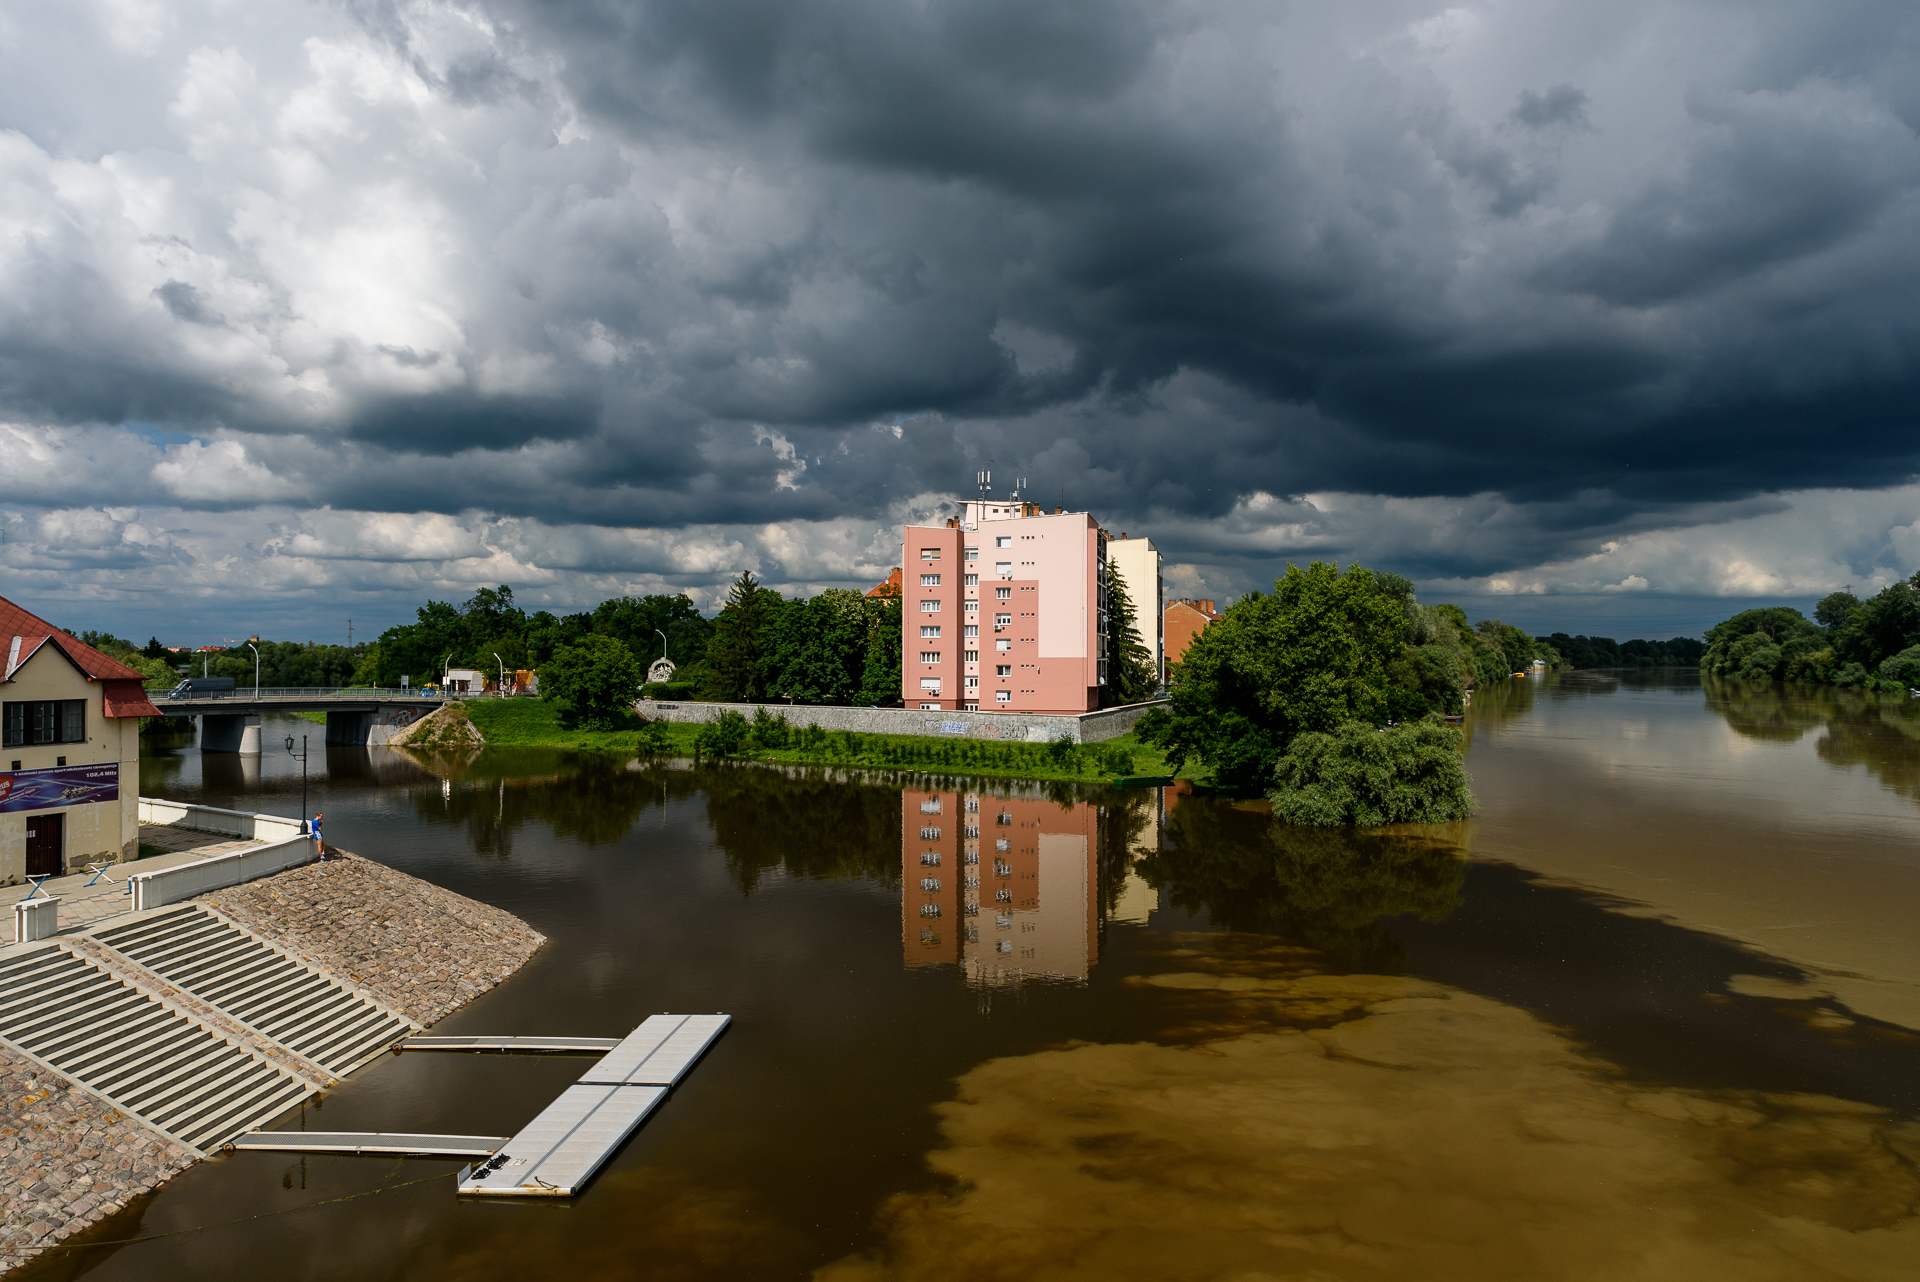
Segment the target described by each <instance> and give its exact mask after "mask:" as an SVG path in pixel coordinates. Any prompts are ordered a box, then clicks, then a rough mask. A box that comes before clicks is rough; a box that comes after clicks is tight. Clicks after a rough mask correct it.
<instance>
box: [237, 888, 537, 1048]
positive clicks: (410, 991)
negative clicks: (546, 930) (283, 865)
mask: <svg viewBox="0 0 1920 1282" xmlns="http://www.w3.org/2000/svg"><path fill="white" fill-rule="evenodd" d="M330 853H331V854H333V855H334V856H335V857H334V858H330V859H328V860H326V861H325V862H324V863H316V864H307V865H306V866H305V867H301V868H292V869H289V870H287V871H286V872H283V873H278V874H276V875H275V876H272V877H266V878H263V879H261V880H260V881H254V882H248V883H247V884H246V885H244V886H229V887H227V888H226V889H225V890H216V891H212V892H210V893H208V894H206V895H202V896H200V898H201V899H202V900H203V901H204V902H206V903H209V904H211V905H213V906H214V907H215V908H217V909H219V910H220V911H221V912H223V913H225V914H227V916H229V917H231V918H233V919H234V920H235V921H237V922H239V923H240V924H241V925H243V926H245V927H246V928H247V929H249V930H253V931H257V932H258V933H260V934H261V935H264V936H266V937H267V938H268V939H271V940H273V941H274V942H275V943H277V944H279V945H280V946H281V947H283V948H285V949H287V950H288V951H289V952H295V953H300V954H302V955H303V956H306V957H308V958H310V959H311V960H313V961H315V962H318V963H319V964H320V965H322V966H325V967H326V968H327V969H329V970H331V971H333V972H334V973H335V974H337V975H339V976H340V977H341V978H343V979H345V980H347V981H348V982H350V983H354V984H358V985H359V986H360V987H362V988H365V989H366V990H367V991H369V992H371V993H373V994H374V995H375V996H376V997H378V998H379V999H380V1000H381V1001H383V1002H385V1003H386V1004H387V1005H389V1006H391V1007H393V1008H394V1009H395V1010H397V1011H399V1012H401V1013H402V1014H404V1015H407V1016H409V1017H410V1018H412V1019H415V1020H417V1021H419V1022H420V1023H422V1024H431V1023H433V1022H435V1021H436V1020H438V1019H440V1018H441V1017H442V1016H444V1015H446V1014H447V1013H449V1012H450V1011H453V1010H455V1009H457V1008H458V1007H461V1006H464V1005H466V1004H467V1003H468V1002H470V1001H472V1000H473V999H474V998H476V997H478V996H479V995H480V994H481V993H484V992H486V991H487V990H488V989H489V988H492V987H493V986H494V985H495V984H497V983H499V982H500V981H501V980H503V979H505V978H506V977H507V976H509V975H511V974H513V972H514V971H516V970H518V969H520V967H521V965H522V964H523V963H524V962H525V961H526V960H527V958H529V957H531V956H533V954H534V951H535V950H536V949H538V948H539V947H540V945H542V944H544V943H546V942H547V940H546V936H544V935H542V934H540V933H539V932H538V931H536V930H534V929H533V928H532V927H531V926H529V925H527V924H526V923H525V922H523V921H521V920H520V919H519V918H518V917H515V916H514V915H513V914H511V913H508V912H503V911H501V910H500V909H498V908H490V907H488V906H487V905H485V904H482V903H477V902H475V901H474V900H471V899H468V898H466V897H465V896H464V895H456V894H454V893H453V892H452V891H450V890H442V889H441V888H440V887H438V886H434V885H431V884H429V883H427V882H423V881H420V880H418V879H417V878H414V877H409V876H407V875H406V874H405V873H402V872H395V871H394V870H393V869H391V868H388V867H386V866H385V865H383V864H377V863H374V862H373V861H372V860H368V859H362V858H360V857H359V856H357V855H351V854H347V853H346V852H344V851H338V850H335V851H332V852H330Z"/></svg>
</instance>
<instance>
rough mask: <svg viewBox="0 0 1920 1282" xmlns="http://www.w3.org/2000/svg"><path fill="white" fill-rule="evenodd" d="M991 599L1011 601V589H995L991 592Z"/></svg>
mask: <svg viewBox="0 0 1920 1282" xmlns="http://www.w3.org/2000/svg"><path fill="white" fill-rule="evenodd" d="M993 599H994V600H996V601H1011V600H1013V589H1012V588H995V589H994V590H993Z"/></svg>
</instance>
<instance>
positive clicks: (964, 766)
mask: <svg viewBox="0 0 1920 1282" xmlns="http://www.w3.org/2000/svg"><path fill="white" fill-rule="evenodd" d="M466 706H467V711H468V713H469V714H470V715H471V716H472V717H473V723H474V725H476V726H478V727H479V728H480V733H481V734H483V735H485V736H486V738H487V745H488V746H489V747H495V748H573V749H578V750H580V751H586V752H622V753H635V752H641V751H645V749H643V748H642V746H641V727H642V723H641V721H640V719H639V718H638V717H629V718H628V719H627V723H626V724H624V725H622V726H620V727H619V728H617V729H613V730H569V729H567V728H566V727H565V726H563V725H562V724H561V723H560V714H559V710H558V708H556V707H555V706H554V705H553V704H551V703H548V702H546V701H545V700H543V699H476V700H474V701H472V702H471V703H468V704H467V705H466ZM705 728H706V727H704V726H699V725H687V724H683V723H677V722H663V723H660V724H659V725H658V727H657V729H656V730H655V731H653V732H652V733H654V734H656V735H660V736H661V739H660V740H659V741H658V746H657V747H655V748H654V751H655V752H656V753H657V754H658V755H662V756H673V757H691V756H693V755H694V751H695V747H696V743H697V742H698V740H699V738H700V734H701V731H702V730H704V729H705ZM790 737H791V738H796V739H797V738H799V737H800V736H799V733H798V732H793V733H792V735H791V736H790ZM702 751H703V752H705V755H708V756H714V755H719V754H714V753H711V752H706V750H705V749H703V750H702ZM1120 756H1124V757H1127V758H1130V759H1131V764H1132V768H1131V769H1130V770H1125V771H1122V770H1119V769H1117V768H1113V767H1114V763H1115V760H1116V758H1117V757H1120ZM730 759H733V760H750V761H774V762H781V763H786V764H792V765H832V766H855V767H862V768H866V769H881V770H886V769H895V770H912V771H917V772H920V773H930V774H954V775H972V776H984V777H988V778H999V779H1056V780H1060V781H1063V782H1071V783H1105V782H1107V781H1109V780H1111V779H1112V778H1113V777H1114V776H1115V775H1116V774H1118V773H1126V774H1131V775H1167V774H1172V773H1173V772H1172V771H1171V770H1169V769H1167V762H1166V757H1165V756H1164V755H1163V754H1162V753H1161V752H1160V750H1159V749H1158V748H1155V747H1152V746H1151V745H1148V744H1144V743H1141V742H1140V740H1139V739H1138V738H1137V737H1135V736H1134V735H1131V734H1127V735H1122V736H1121V737H1119V738H1117V739H1109V740H1106V741H1104V742H1101V743H1097V744H1087V745H1085V746H1084V747H1075V748H1073V749H1072V750H1071V751H1068V750H1065V749H1061V748H1056V747H1054V746H1053V745H1050V744H1042V743H1004V742H1001V741H999V740H994V739H971V738H960V737H958V736H932V735H902V734H848V733H844V732H840V731H834V732H831V733H823V734H819V735H815V736H812V737H811V740H810V741H809V742H805V743H794V744H789V746H785V747H772V746H768V745H766V744H762V743H755V742H751V741H750V742H748V743H747V744H745V745H743V746H742V747H741V749H740V750H739V751H738V752H736V753H733V754H731V755H730ZM1192 776H1193V768H1192V767H1189V768H1188V770H1187V771H1186V772H1184V777H1188V778H1191V777H1192Z"/></svg>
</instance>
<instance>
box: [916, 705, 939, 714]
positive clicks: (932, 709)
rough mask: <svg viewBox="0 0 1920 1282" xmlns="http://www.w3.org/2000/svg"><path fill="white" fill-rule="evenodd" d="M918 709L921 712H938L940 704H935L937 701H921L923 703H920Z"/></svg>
mask: <svg viewBox="0 0 1920 1282" xmlns="http://www.w3.org/2000/svg"><path fill="white" fill-rule="evenodd" d="M920 711H922V712H938V711H940V705H939V704H937V703H923V704H921V705H920Z"/></svg>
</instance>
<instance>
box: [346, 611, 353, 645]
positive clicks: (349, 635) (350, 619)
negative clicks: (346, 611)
mask: <svg viewBox="0 0 1920 1282" xmlns="http://www.w3.org/2000/svg"><path fill="white" fill-rule="evenodd" d="M347 649H349V650H351V649H353V616H352V615H348V616H347Z"/></svg>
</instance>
